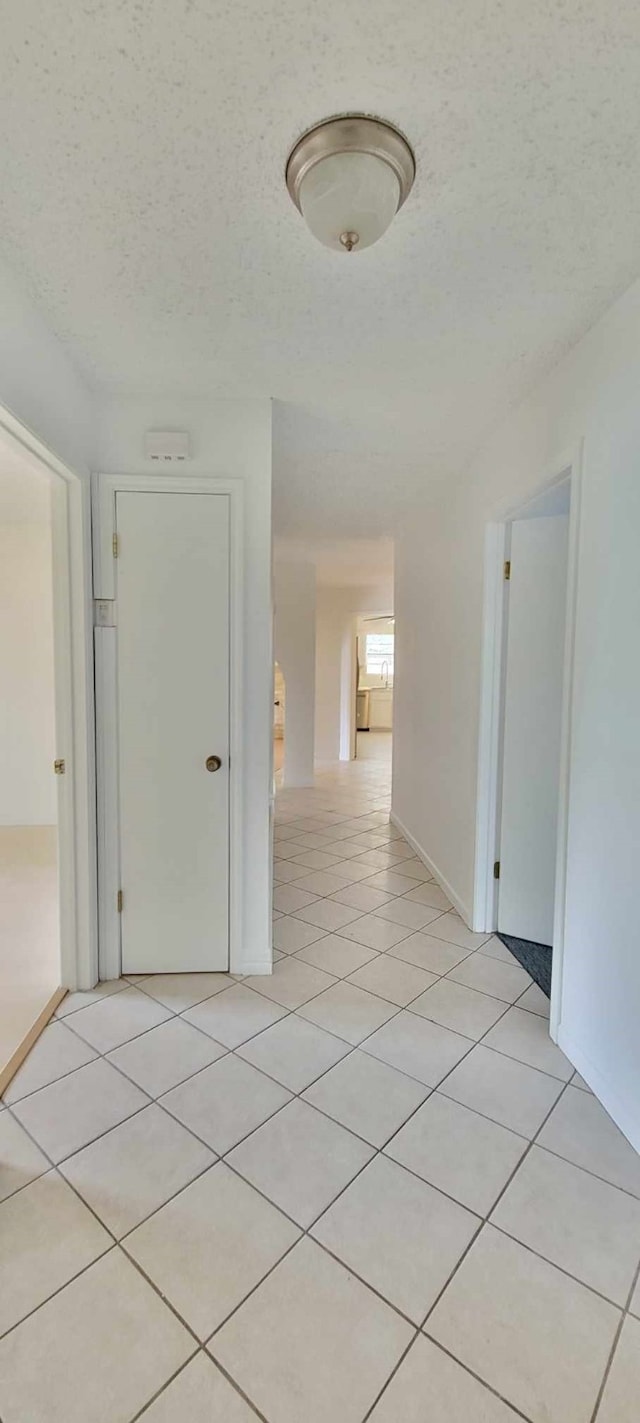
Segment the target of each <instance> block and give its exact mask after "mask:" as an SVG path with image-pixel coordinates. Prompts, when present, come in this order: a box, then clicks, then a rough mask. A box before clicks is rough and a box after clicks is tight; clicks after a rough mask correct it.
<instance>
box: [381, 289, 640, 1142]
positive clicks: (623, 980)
mask: <svg viewBox="0 0 640 1423" xmlns="http://www.w3.org/2000/svg"><path fill="white" fill-rule="evenodd" d="M639 390H640V283H637V284H636V285H634V286H633V287H632V288H631V289H630V291H628V292H627V293H626V295H625V296H624V297H622V298H621V299H620V300H619V301H618V302H617V303H616V305H615V306H614V307H612V308H611V310H610V311H609V312H608V313H607V315H606V316H605V317H604V319H603V320H601V321H600V322H599V323H598V325H597V326H595V327H594V328H593V329H592V330H591V331H590V332H589V334H588V335H587V336H586V337H585V338H584V339H583V340H582V341H581V342H580V343H579V345H578V346H576V347H575V348H574V350H573V351H572V352H571V353H570V354H569V355H568V356H567V357H565V359H564V360H563V361H562V362H561V363H560V364H559V365H558V366H557V367H556V368H555V370H554V371H553V372H552V373H551V375H550V376H549V377H548V378H547V379H546V380H545V381H543V382H542V383H541V384H540V385H539V386H538V388H537V389H536V390H535V392H534V393H533V394H532V395H531V396H530V398H529V399H528V400H526V401H525V402H524V403H523V404H522V405H521V406H520V407H519V408H518V409H517V410H516V411H515V412H514V413H513V414H512V415H511V417H510V418H509V419H508V420H507V421H506V422H505V423H504V424H503V425H502V427H501V428H500V429H499V430H498V431H497V432H496V434H495V435H494V437H493V438H492V440H491V441H490V443H489V444H487V446H486V447H485V448H484V450H483V451H482V452H481V453H479V454H478V456H477V457H476V459H475V460H474V461H473V462H472V463H471V466H470V467H469V468H468V470H467V471H466V473H465V475H464V478H460V480H459V481H458V482H457V484H456V486H455V489H454V488H452V483H451V479H450V478H448V479H447V480H446V481H441V482H440V484H439V492H438V493H436V494H434V496H433V498H432V501H431V502H430V503H427V502H425V506H424V509H423V513H422V517H420V515H419V511H418V510H415V511H414V513H413V516H412V519H411V521H410V523H408V524H407V526H406V527H405V528H404V530H403V532H402V534H401V536H400V538H399V539H398V542H397V544H396V604H395V612H396V637H397V643H396V646H397V653H398V667H399V668H401V669H402V672H401V675H400V674H399V675H398V677H397V680H396V688H395V727H396V737H395V758H394V784H393V806H394V812H395V814H396V815H397V817H398V818H399V820H400V821H401V823H402V824H404V825H405V826H406V828H407V829H408V830H409V832H410V833H411V835H412V836H413V837H414V839H415V840H416V842H417V843H418V844H419V845H420V847H421V848H422V850H423V851H424V852H425V853H426V854H427V855H428V856H429V857H430V859H431V861H432V863H433V864H434V865H435V867H436V869H437V872H438V874H439V875H440V877H441V878H442V880H443V882H445V883H448V884H449V885H450V886H451V888H452V892H453V893H454V894H455V896H456V898H457V901H458V903H459V905H460V907H461V908H462V909H463V911H464V913H465V915H466V917H468V918H471V914H472V886H473V868H474V828H475V813H476V771H477V744H478V709H479V693H480V651H481V620H482V589H483V544H484V531H485V525H486V522H487V521H488V520H489V519H491V518H492V517H493V516H494V515H495V513H496V510H497V509H499V508H500V506H501V505H502V504H503V503H504V501H505V500H506V501H509V502H511V503H512V504H513V503H515V502H517V501H518V499H519V498H523V499H524V498H525V497H526V496H527V495H528V494H529V493H531V492H532V491H533V490H534V489H535V488H536V487H537V486H538V485H539V483H540V482H541V481H542V479H543V478H544V476H545V472H546V471H548V470H549V469H550V467H551V466H554V467H555V468H559V467H560V463H561V458H562V456H563V455H564V454H565V452H566V453H567V454H569V455H570V454H571V453H572V452H573V451H574V450H575V449H576V447H577V445H578V443H579V441H580V440H581V439H582V438H584V460H583V490H582V509H581V519H580V531H579V573H578V597H577V623H576V646H575V682H574V688H573V703H572V707H571V723H572V742H571V754H570V784H569V840H568V865H567V904H566V924H565V957H564V989H563V998H562V1020H561V1024H560V1031H559V1041H560V1043H561V1045H562V1046H563V1047H564V1048H565V1050H566V1051H567V1052H568V1054H569V1056H570V1057H571V1058H572V1060H573V1061H575V1062H576V1064H577V1065H578V1066H579V1067H580V1070H581V1071H582V1072H583V1073H584V1074H585V1076H586V1077H587V1079H588V1081H589V1082H590V1084H591V1085H592V1086H593V1087H594V1089H595V1090H596V1092H597V1093H598V1095H599V1096H600V1097H601V1098H602V1100H603V1101H604V1103H605V1105H606V1106H607V1107H608V1109H609V1111H610V1112H611V1113H612V1115H613V1116H614V1117H615V1119H616V1120H617V1121H618V1122H619V1124H620V1125H621V1127H622V1128H623V1130H624V1131H626V1132H627V1134H628V1135H629V1136H630V1137H631V1138H632V1139H633V1140H634V1142H635V1145H636V1146H638V1147H640V1094H639V1093H638V1082H640V1033H639V1032H638V1023H639V1022H640V948H639V945H640V930H639V929H638V903H637V889H636V884H637V858H638V847H639V845H640V755H639V753H638V726H639V724H640V656H639V655H638V628H639V627H640V577H639V576H638V548H639V546H640V475H639V452H640V399H639V398H638V392H639Z"/></svg>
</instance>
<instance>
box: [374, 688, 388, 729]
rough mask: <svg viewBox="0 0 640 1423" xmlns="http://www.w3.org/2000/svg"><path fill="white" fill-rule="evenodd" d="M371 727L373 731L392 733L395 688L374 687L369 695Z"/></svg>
mask: <svg viewBox="0 0 640 1423" xmlns="http://www.w3.org/2000/svg"><path fill="white" fill-rule="evenodd" d="M369 725H370V727H371V730H372V731H390V730H391V727H392V726H393V687H372V688H371V691H370V693H369Z"/></svg>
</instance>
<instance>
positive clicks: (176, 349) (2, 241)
mask: <svg viewBox="0 0 640 1423" xmlns="http://www.w3.org/2000/svg"><path fill="white" fill-rule="evenodd" d="M2 9H3V12H4V13H3V15H2V36H3V38H2V47H1V52H0V123H1V125H2V133H3V144H2V160H1V163H2V173H1V181H0V245H1V246H2V247H3V249H4V251H5V255H6V256H7V258H8V260H9V261H10V262H11V263H12V264H13V266H14V268H16V269H17V270H18V272H19V274H20V275H21V276H22V279H23V281H24V282H25V284H26V286H27V287H28V289H29V290H30V291H31V293H32V294H33V295H34V296H35V298H36V300H38V301H39V303H40V304H41V305H42V306H43V308H44V310H45V312H46V313H47V314H48V317H49V320H50V322H51V324H52V325H53V327H54V329H55V330H56V331H57V332H58V334H59V335H60V336H61V337H62V339H63V340H64V342H65V343H66V344H67V346H68V348H69V350H70V352H71V354H72V356H73V357H74V359H75V360H76V362H77V363H78V364H79V366H80V367H81V368H82V369H83V371H84V372H85V374H86V375H87V377H88V378H89V379H90V380H91V382H92V383H94V384H96V385H100V384H106V385H109V386H111V387H120V388H122V389H126V390H140V391H149V390H154V391H156V390H163V389H166V390H169V389H172V390H174V389H177V388H184V389H189V390H190V391H192V392H194V393H195V392H198V391H200V392H206V393H208V394H219V395H251V394H255V395H265V394H268V395H272V396H273V397H275V399H276V401H277V402H278V403H277V405H276V438H275V446H274V448H275V514H276V525H277V528H278V530H279V531H280V533H281V534H285V535H287V534H288V535H291V536H300V537H305V536H310V535H311V534H314V535H316V534H317V536H318V537H329V536H331V537H333V536H335V533H336V528H337V527H339V529H340V532H341V534H343V535H344V536H345V537H352V538H353V537H357V536H358V535H362V536H366V537H369V538H375V537H378V536H379V535H380V534H382V533H385V532H387V533H388V532H392V531H393V521H394V519H395V516H396V513H397V511H398V509H400V508H401V507H402V506H403V504H404V503H405V502H406V501H407V500H409V499H410V498H413V497H414V492H415V490H416V489H417V488H419V487H420V486H421V485H422V484H424V482H425V481H428V480H430V479H432V478H439V477H442V476H446V474H447V473H449V472H451V471H454V470H456V469H457V468H459V466H460V464H461V463H462V462H463V461H464V460H465V459H466V458H467V456H468V455H469V453H470V452H471V451H472V449H473V448H474V446H475V445H476V444H477V443H478V441H479V439H481V438H482V436H483V435H484V433H485V432H486V431H487V430H488V428H489V427H491V426H492V425H493V424H494V423H495V422H496V420H497V419H498V418H499V417H500V416H501V415H502V414H503V413H504V411H505V410H506V409H507V408H508V407H509V406H510V405H511V404H513V402H514V401H515V400H516V399H518V398H519V397H520V396H521V395H523V394H524V393H525V391H526V390H527V388H528V387H529V386H530V385H531V384H532V383H533V381H534V380H535V379H536V378H537V377H538V376H539V375H540V374H541V373H542V372H543V371H544V370H545V368H546V367H547V366H548V365H549V363H550V362H552V361H554V360H555V359H557V358H558V357H559V356H560V355H561V354H562V353H563V351H564V350H565V349H566V348H567V347H568V346H569V345H570V344H571V343H572V342H573V341H575V340H576V339H577V338H578V337H579V336H580V335H581V334H582V333H583V331H584V330H586V329H587V327H588V326H589V325H590V324H591V323H592V321H593V320H594V319H595V318H596V317H597V316H598V315H599V314H600V312H601V311H602V310H603V309H604V307H605V306H606V305H607V304H608V303H609V302H610V301H611V300H612V299H613V297H614V296H616V295H617V294H618V293H619V292H620V291H621V290H622V289H623V288H624V287H625V286H626V285H627V284H628V283H629V282H630V281H631V280H632V279H633V278H634V277H635V276H636V275H637V271H638V267H639V266H640V144H639V143H638V132H639V129H640V82H639V81H640V50H639V46H640V6H639V5H638V0H633V3H628V2H627V0H616V3H613V0H584V3H581V0H554V3H551V0H507V3H505V0H455V3H453V0H351V3H348V4H345V3H344V0H322V3H315V2H314V3H311V0H270V3H265V0H227V3H222V0H193V3H192V0H165V3H162V4H159V3H158V0H104V3H103V0H90V2H88V0H84V3H82V2H81V0H80V3H78V0H75V3H71V0H46V4H43V3H42V0H21V3H20V4H15V3H14V4H12V3H11V0H4V4H3V7H2ZM348 109H362V110H365V111H367V112H370V113H377V114H380V115H381V116H383V117H385V118H388V119H390V120H392V121H393V122H395V123H396V124H398V125H399V127H400V128H401V129H402V130H403V131H404V132H406V134H407V135H408V136H409V138H410V140H411V141H412V143H413V145H414V148H415V152H416V156H417V161H418V175H417V181H416V185H415V188H414V191H413V193H412V195H411V197H410V199H409V201H408V202H407V204H406V206H405V208H404V209H403V210H402V212H401V213H400V214H399V216H398V218H397V219H396V221H395V222H394V224H393V225H392V227H391V229H390V231H389V233H388V234H387V235H386V237H385V238H384V239H383V240H382V241H381V242H380V243H379V245H377V246H375V247H373V248H371V249H370V250H368V251H366V252H362V253H359V254H358V253H356V254H354V255H353V256H352V257H348V256H347V255H346V254H345V255H344V256H342V255H339V256H337V255H335V254H333V253H331V252H328V251H325V250H324V249H323V248H322V247H320V246H319V245H318V244H316V243H315V242H314V241H313V240H312V238H311V237H310V236H309V234H308V233H307V232H306V229H305V227H304V224H303V222H302V220H301V218H300V217H299V215H298V214H297V213H296V211H295V209H294V208H293V206H292V205H291V203H290V201H289V198H288V196H287V193H286V190H285V187H284V183H283V168H284V164H285V160H286V156H287V153H288V150H289V148H290V146H291V144H292V143H293V141H294V140H295V139H296V138H297V137H298V135H299V134H300V132H301V131H302V130H304V129H305V128H306V127H308V126H309V125H310V124H312V123H314V122H315V121H317V120H319V119H321V118H324V117H325V116H327V115H329V114H331V113H335V112H340V111H344V110H348Z"/></svg>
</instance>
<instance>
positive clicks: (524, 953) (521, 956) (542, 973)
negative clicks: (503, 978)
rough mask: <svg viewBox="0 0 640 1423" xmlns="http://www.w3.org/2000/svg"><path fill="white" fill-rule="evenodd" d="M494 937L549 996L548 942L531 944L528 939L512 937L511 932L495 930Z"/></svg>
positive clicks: (549, 959) (550, 954)
mask: <svg viewBox="0 0 640 1423" xmlns="http://www.w3.org/2000/svg"><path fill="white" fill-rule="evenodd" d="M496 938H498V939H499V940H500V943H501V944H504V946H505V948H507V949H509V951H510V952H511V953H512V954H513V956H514V958H516V959H517V960H518V963H519V964H522V967H523V968H526V970H527V973H528V974H530V975H531V977H532V979H533V981H534V983H537V985H538V988H541V989H542V992H543V993H546V995H547V998H550V997H551V961H552V958H553V949H552V948H551V945H550V944H532V943H531V940H530V939H514V937H513V935H512V934H501V933H499V932H497V934H496Z"/></svg>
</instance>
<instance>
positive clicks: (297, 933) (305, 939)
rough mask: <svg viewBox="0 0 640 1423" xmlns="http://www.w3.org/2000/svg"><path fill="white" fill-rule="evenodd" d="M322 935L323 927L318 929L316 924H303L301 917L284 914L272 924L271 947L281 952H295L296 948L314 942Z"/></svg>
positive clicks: (304, 947)
mask: <svg viewBox="0 0 640 1423" xmlns="http://www.w3.org/2000/svg"><path fill="white" fill-rule="evenodd" d="M323 935H324V929H318V927H317V925H315V924H304V923H303V921H302V919H294V918H293V917H292V916H291V915H285V916H284V918H283V919H279V920H278V923H277V924H274V926H273V947H274V949H280V952H281V953H283V954H295V953H297V952H298V949H306V948H307V947H308V946H309V944H315V943H316V941H317V940H319V939H322V937H323Z"/></svg>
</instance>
